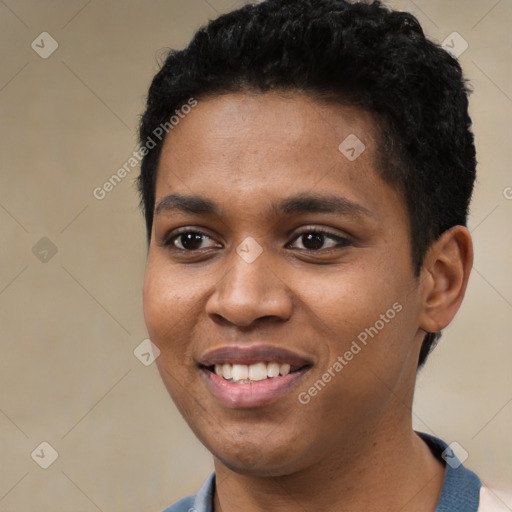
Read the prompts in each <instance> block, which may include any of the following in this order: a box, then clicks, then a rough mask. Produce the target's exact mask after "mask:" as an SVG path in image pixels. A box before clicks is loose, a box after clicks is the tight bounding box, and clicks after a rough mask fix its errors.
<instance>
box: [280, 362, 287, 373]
mask: <svg viewBox="0 0 512 512" xmlns="http://www.w3.org/2000/svg"><path fill="white" fill-rule="evenodd" d="M279 373H280V374H281V375H288V374H289V373H290V365H289V364H286V363H285V364H282V365H281V366H280V367H279Z"/></svg>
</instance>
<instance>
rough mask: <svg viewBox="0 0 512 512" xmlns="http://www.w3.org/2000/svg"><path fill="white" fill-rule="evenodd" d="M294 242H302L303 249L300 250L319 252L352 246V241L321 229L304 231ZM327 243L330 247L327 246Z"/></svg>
mask: <svg viewBox="0 0 512 512" xmlns="http://www.w3.org/2000/svg"><path fill="white" fill-rule="evenodd" d="M294 240H295V241H300V242H301V245H302V247H298V249H302V250H306V251H319V250H321V249H332V248H335V247H346V246H347V245H351V241H350V240H349V239H348V238H344V237H341V236H337V235H334V234H332V233H329V232H327V231H323V230H321V229H309V230H307V231H303V232H302V233H299V234H298V236H297V237H296V238H295V239H294ZM326 241H327V242H328V245H325V244H326ZM329 241H330V242H329Z"/></svg>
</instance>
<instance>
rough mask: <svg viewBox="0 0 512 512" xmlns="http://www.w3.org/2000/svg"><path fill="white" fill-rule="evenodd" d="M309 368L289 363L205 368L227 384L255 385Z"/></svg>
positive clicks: (273, 362) (262, 362)
mask: <svg viewBox="0 0 512 512" xmlns="http://www.w3.org/2000/svg"><path fill="white" fill-rule="evenodd" d="M307 366H308V365H307V364H305V365H303V366H292V365H291V364H289V363H278V362H276V361H271V362H266V361H260V362H258V363H254V364H250V365H247V364H230V363H223V364H215V365H212V366H209V367H205V369H206V370H208V371H210V372H212V373H215V374H216V375H218V376H219V377H222V378H223V379H224V380H226V381H227V382H232V383H236V384H253V383H255V382H260V381H262V380H268V379H275V378H276V377H279V376H281V377H282V376H284V375H289V374H291V373H295V372H298V371H300V370H302V369H304V368H305V367H307Z"/></svg>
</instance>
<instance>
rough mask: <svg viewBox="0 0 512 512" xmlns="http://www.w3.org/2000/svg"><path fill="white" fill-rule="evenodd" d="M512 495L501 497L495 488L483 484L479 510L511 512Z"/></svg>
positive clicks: (484, 511)
mask: <svg viewBox="0 0 512 512" xmlns="http://www.w3.org/2000/svg"><path fill="white" fill-rule="evenodd" d="M510 506H512V496H508V498H505V497H499V496H498V494H497V492H496V491H495V490H494V489H489V488H488V487H484V486H482V487H481V488H480V503H479V506H478V512H510V510H511V509H510Z"/></svg>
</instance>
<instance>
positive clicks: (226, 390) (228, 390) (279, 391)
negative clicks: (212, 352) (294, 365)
mask: <svg viewBox="0 0 512 512" xmlns="http://www.w3.org/2000/svg"><path fill="white" fill-rule="evenodd" d="M308 369H309V368H304V369H302V370H299V371H297V372H293V373H289V374H288V375H279V376H278V377H271V378H268V379H265V380H260V381H257V382H253V383H250V384H236V383H234V382H229V381H227V380H226V379H223V378H222V377H219V375H217V374H216V373H213V372H211V371H209V370H207V369H206V368H203V370H202V372H203V375H204V376H205V380H206V384H207V387H208V388H209V390H210V392H211V393H212V395H213V396H214V397H215V398H216V399H217V400H219V401H220V402H222V404H223V405H226V406H228V407H233V408H236V407H259V406H262V405H267V404H269V403H271V402H274V401H276V400H277V399H278V398H280V397H282V396H283V395H284V394H286V393H287V392H289V391H290V390H291V389H293V388H294V387H295V386H296V385H297V383H298V381H299V380H300V379H301V378H302V376H303V375H304V374H305V373H306V372H307V371H308Z"/></svg>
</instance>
